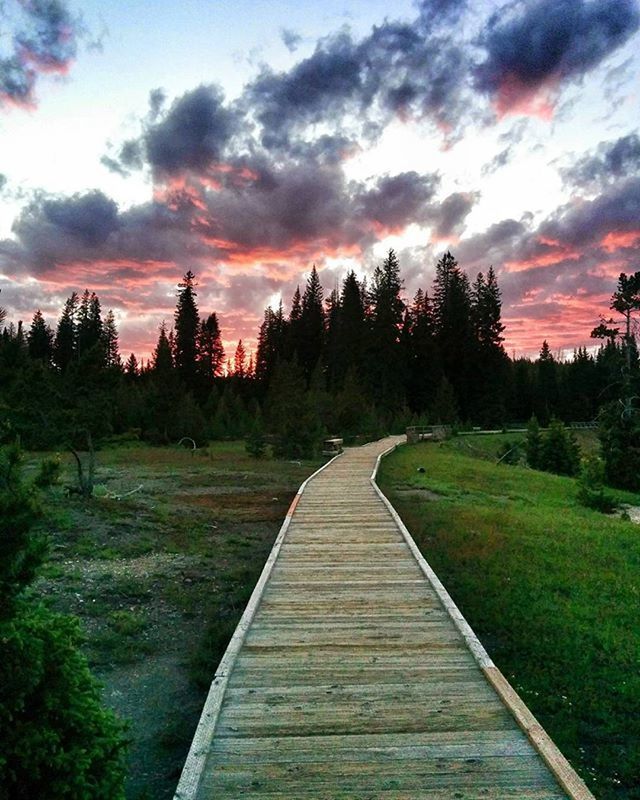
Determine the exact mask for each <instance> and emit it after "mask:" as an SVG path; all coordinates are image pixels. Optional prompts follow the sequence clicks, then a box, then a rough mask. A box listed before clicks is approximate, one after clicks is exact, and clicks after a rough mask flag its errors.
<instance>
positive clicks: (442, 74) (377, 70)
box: [242, 21, 468, 149]
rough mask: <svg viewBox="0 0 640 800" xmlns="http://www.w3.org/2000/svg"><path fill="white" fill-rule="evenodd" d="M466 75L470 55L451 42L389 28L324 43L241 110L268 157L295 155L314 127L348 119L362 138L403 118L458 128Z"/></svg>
mask: <svg viewBox="0 0 640 800" xmlns="http://www.w3.org/2000/svg"><path fill="white" fill-rule="evenodd" d="M467 73H468V57H467V55H466V54H465V51H464V50H463V49H462V48H461V47H460V46H458V45H457V44H455V43H454V42H453V41H452V39H451V38H449V37H448V36H446V35H444V34H443V35H435V34H434V35H432V34H429V33H425V31H424V30H421V29H420V28H419V27H416V26H415V25H408V24H402V23H397V22H390V21H385V22H384V23H383V24H382V25H380V26H376V27H374V28H373V30H372V32H371V34H370V35H369V36H366V37H365V38H363V39H362V40H360V41H354V40H353V39H352V37H351V36H350V35H349V34H348V33H347V32H345V31H341V32H339V33H338V34H335V35H333V36H329V37H327V38H325V39H322V40H321V41H320V42H319V43H318V45H317V47H316V49H315V51H314V53H313V54H312V55H311V56H309V57H308V58H306V59H303V60H302V61H300V62H299V63H298V64H296V65H295V66H294V67H293V68H292V69H290V70H289V71H288V72H281V73H276V72H274V71H273V70H271V69H269V68H268V67H264V68H263V69H262V71H261V73H260V74H259V75H258V77H257V78H256V79H255V80H254V81H253V82H251V83H250V84H249V85H248V86H247V87H246V89H245V93H244V96H243V101H242V102H243V106H244V108H245V110H246V112H247V113H250V114H253V115H254V116H255V118H256V120H257V121H258V123H259V124H260V127H261V142H262V144H263V145H264V146H265V147H267V148H269V149H278V148H280V149H284V148H287V147H289V145H290V142H291V139H292V137H294V136H295V135H296V134H297V133H299V132H300V131H301V130H303V129H304V128H305V127H307V126H309V125H313V124H316V123H326V122H328V121H330V122H331V123H332V124H333V125H334V126H335V127H338V128H339V127H340V125H341V124H342V121H343V120H344V118H345V116H346V115H347V113H350V114H355V115H356V118H357V119H359V120H360V122H361V123H362V129H361V131H360V134H361V135H363V134H364V135H367V134H368V135H370V136H374V135H377V134H379V132H380V130H381V127H380V126H381V125H382V124H383V123H384V120H385V119H386V120H388V119H389V118H390V117H391V116H393V115H397V114H403V115H407V114H411V115H416V116H419V117H426V118H430V119H432V120H434V121H436V122H438V123H439V124H441V125H443V126H445V127H448V128H452V127H455V125H457V123H458V119H459V115H460V111H461V96H462V93H463V91H464V88H465V86H466V76H467Z"/></svg>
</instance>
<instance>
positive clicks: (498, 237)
mask: <svg viewBox="0 0 640 800" xmlns="http://www.w3.org/2000/svg"><path fill="white" fill-rule="evenodd" d="M527 234H528V227H527V225H526V221H525V220H515V219H503V220H501V221H500V222H496V223H494V224H493V225H491V226H489V228H487V230H486V231H485V232H484V233H479V234H476V235H474V236H471V237H469V238H468V239H465V240H464V241H463V242H461V243H460V245H458V247H457V248H456V250H457V255H458V257H459V259H460V261H461V263H463V264H464V263H469V264H481V263H482V262H483V261H485V260H489V261H491V260H493V259H494V258H495V257H496V256H497V255H499V254H502V253H505V252H509V253H510V252H512V251H514V250H515V249H516V248H517V245H518V244H519V243H520V242H521V241H522V239H523V237H525V236H526V235H527ZM496 260H497V259H496Z"/></svg>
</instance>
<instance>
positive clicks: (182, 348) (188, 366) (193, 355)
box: [174, 270, 200, 389]
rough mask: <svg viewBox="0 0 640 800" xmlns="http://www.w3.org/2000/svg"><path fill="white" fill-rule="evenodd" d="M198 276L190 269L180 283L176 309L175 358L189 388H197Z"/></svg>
mask: <svg viewBox="0 0 640 800" xmlns="http://www.w3.org/2000/svg"><path fill="white" fill-rule="evenodd" d="M195 281H196V276H195V275H194V274H193V272H191V270H189V271H188V272H187V273H186V274H185V276H184V278H183V279H182V282H181V283H179V284H178V288H179V291H178V302H177V304H176V311H175V315H174V318H175V350H174V359H175V365H176V369H177V371H178V375H179V376H180V378H181V379H182V380H183V382H184V384H185V386H186V387H187V388H188V389H193V388H195V385H196V382H197V381H196V375H197V362H198V333H199V331H200V317H199V315H198V307H197V305H196V297H197V293H196V291H195V286H196V282H195Z"/></svg>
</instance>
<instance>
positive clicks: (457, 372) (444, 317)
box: [433, 251, 477, 419]
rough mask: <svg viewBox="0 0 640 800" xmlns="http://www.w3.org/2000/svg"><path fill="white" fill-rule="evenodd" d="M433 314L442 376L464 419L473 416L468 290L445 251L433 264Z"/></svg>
mask: <svg viewBox="0 0 640 800" xmlns="http://www.w3.org/2000/svg"><path fill="white" fill-rule="evenodd" d="M433 315H434V322H435V337H436V342H437V344H438V347H439V350H440V357H441V359H442V369H443V372H444V375H445V376H446V377H447V379H448V381H449V382H450V383H451V385H452V387H453V390H454V393H455V396H456V400H457V404H458V406H459V408H460V413H461V415H462V418H463V419H468V418H469V417H472V416H473V415H474V413H475V410H476V408H475V401H476V388H477V386H476V381H475V378H476V369H475V366H476V362H475V349H476V348H475V338H474V333H473V327H472V321H471V290H470V287H469V280H468V278H467V276H466V275H465V274H464V272H462V270H461V269H460V268H459V267H458V262H457V261H456V260H455V258H454V257H453V256H452V255H451V253H450V252H448V251H447V252H446V253H445V254H444V255H443V256H442V258H441V259H440V260H439V261H438V263H437V264H436V277H435V281H434V295H433Z"/></svg>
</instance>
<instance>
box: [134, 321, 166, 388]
mask: <svg viewBox="0 0 640 800" xmlns="http://www.w3.org/2000/svg"><path fill="white" fill-rule="evenodd" d="M132 355H133V353H132ZM134 358H135V356H134ZM151 370H152V372H153V373H154V374H155V375H156V376H157V377H158V378H160V379H161V380H162V379H163V378H166V377H168V376H169V375H171V374H172V373H173V353H172V352H171V345H170V343H169V337H168V336H167V326H166V323H165V322H164V320H163V321H162V324H161V325H160V331H159V335H158V343H157V344H156V346H155V349H154V351H153V355H152V356H151Z"/></svg>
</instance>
